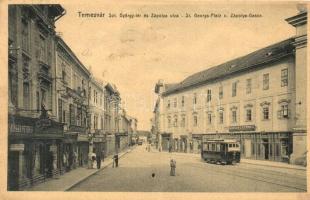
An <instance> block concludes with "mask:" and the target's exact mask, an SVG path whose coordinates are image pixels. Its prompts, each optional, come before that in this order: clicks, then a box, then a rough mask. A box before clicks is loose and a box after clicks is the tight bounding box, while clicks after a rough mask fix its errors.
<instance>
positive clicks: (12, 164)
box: [8, 151, 19, 191]
mask: <svg viewBox="0 0 310 200" xmlns="http://www.w3.org/2000/svg"><path fill="white" fill-rule="evenodd" d="M18 177H19V152H18V151H10V152H9V160H8V190H10V191H16V190H18Z"/></svg>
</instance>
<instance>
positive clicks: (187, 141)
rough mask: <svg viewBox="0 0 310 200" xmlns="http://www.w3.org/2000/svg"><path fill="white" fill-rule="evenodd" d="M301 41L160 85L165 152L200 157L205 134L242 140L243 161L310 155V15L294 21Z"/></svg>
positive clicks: (157, 117) (157, 125) (158, 125)
mask: <svg viewBox="0 0 310 200" xmlns="http://www.w3.org/2000/svg"><path fill="white" fill-rule="evenodd" d="M287 21H288V23H290V24H291V25H293V26H295V27H296V30H297V31H296V32H297V35H296V36H295V37H292V38H289V39H286V40H284V41H281V42H278V43H276V44H273V45H270V46H268V47H265V48H263V49H260V50H257V51H255V52H253V53H250V54H248V55H245V56H243V57H240V58H237V59H234V60H231V61H228V62H225V63H223V64H221V65H218V66H215V67H212V68H210V69H207V70H204V71H202V72H198V73H196V74H193V75H191V76H189V77H187V78H186V79H184V80H183V81H182V82H180V83H177V84H164V83H163V82H162V81H159V82H158V83H157V84H156V86H155V92H156V93H157V94H158V95H159V96H158V100H157V102H156V105H155V109H154V130H156V133H157V140H158V143H159V146H160V147H159V148H162V149H163V150H168V149H169V147H170V146H171V147H172V149H173V150H174V151H178V152H199V151H200V147H201V136H202V135H206V136H207V137H209V138H234V139H238V140H239V141H240V142H241V154H242V157H243V158H252V159H262V160H274V161H288V160H289V159H290V161H291V162H292V163H294V161H295V158H297V157H299V156H301V155H302V154H304V153H305V152H306V130H307V129H306V110H307V109H306V108H307V107H306V103H307V102H306V94H307V93H306V87H305V85H304V84H305V83H306V82H307V79H306V71H307V63H306V60H307V59H306V49H307V48H306V46H307V40H306V27H307V26H306V24H307V13H306V12H300V13H299V14H298V15H296V16H294V17H291V18H288V19H287Z"/></svg>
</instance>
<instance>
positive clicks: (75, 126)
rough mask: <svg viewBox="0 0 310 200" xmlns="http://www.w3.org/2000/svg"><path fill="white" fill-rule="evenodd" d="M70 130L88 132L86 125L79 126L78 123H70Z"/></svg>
mask: <svg viewBox="0 0 310 200" xmlns="http://www.w3.org/2000/svg"><path fill="white" fill-rule="evenodd" d="M69 131H72V132H80V133H83V132H86V127H83V126H77V125H70V126H69Z"/></svg>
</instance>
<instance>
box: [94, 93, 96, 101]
mask: <svg viewBox="0 0 310 200" xmlns="http://www.w3.org/2000/svg"><path fill="white" fill-rule="evenodd" d="M94 103H96V90H94Z"/></svg>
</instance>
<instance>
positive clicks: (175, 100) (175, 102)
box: [173, 98, 177, 108]
mask: <svg viewBox="0 0 310 200" xmlns="http://www.w3.org/2000/svg"><path fill="white" fill-rule="evenodd" d="M173 105H174V107H175V108H176V107H177V98H174V102H173Z"/></svg>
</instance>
